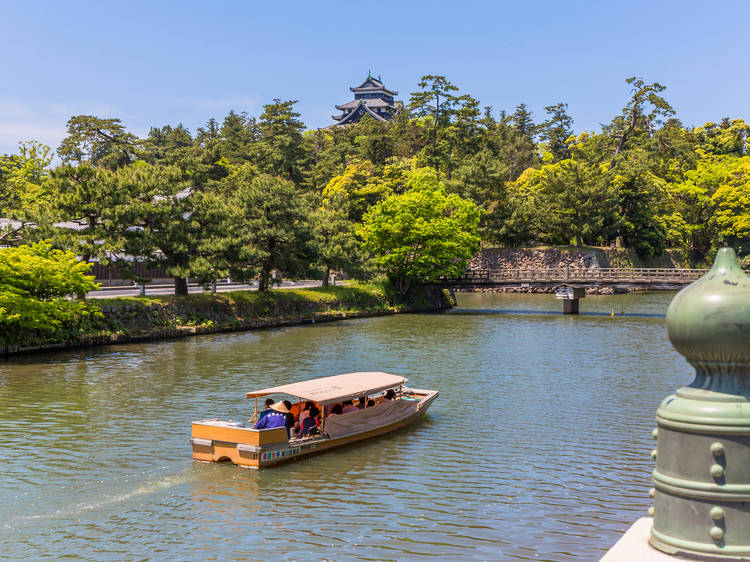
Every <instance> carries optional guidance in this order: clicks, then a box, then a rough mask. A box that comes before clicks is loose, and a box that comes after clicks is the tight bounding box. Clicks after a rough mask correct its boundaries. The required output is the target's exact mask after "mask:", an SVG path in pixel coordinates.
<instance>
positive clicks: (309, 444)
mask: <svg viewBox="0 0 750 562" xmlns="http://www.w3.org/2000/svg"><path fill="white" fill-rule="evenodd" d="M409 392H411V393H413V394H414V395H417V396H419V402H418V403H417V406H416V408H415V409H414V411H413V412H409V413H408V414H406V415H404V416H403V417H401V418H400V419H397V420H395V421H393V422H391V423H388V424H385V425H382V426H380V427H376V428H368V429H366V430H364V431H359V432H355V433H351V434H349V435H343V436H341V437H335V438H331V437H324V436H320V437H313V438H308V439H287V437H286V429H284V428H276V429H267V430H257V429H251V428H245V427H240V426H239V424H234V425H232V424H231V423H230V422H221V421H219V420H204V421H197V422H193V424H192V437H191V439H190V441H191V443H192V446H193V459H195V460H198V461H204V462H226V461H229V462H232V463H234V464H236V465H238V466H245V467H249V468H268V467H271V466H276V465H278V464H281V463H284V462H289V461H292V460H298V459H301V458H305V457H308V456H311V455H316V454H319V453H324V452H326V451H330V450H332V449H335V448H336V447H341V446H344V445H349V444H352V443H356V442H358V441H364V440H366V439H371V438H373V437H378V436H380V435H385V434H386V433H390V432H392V431H396V430H398V429H401V428H402V427H405V426H407V425H409V424H410V423H412V422H414V421H415V420H416V419H417V418H418V417H420V416H421V415H422V414H424V413H425V412H426V411H427V408H429V407H430V405H431V404H432V402H433V401H434V400H435V398H437V396H438V394H439V392H438V391H435V390H420V389H409Z"/></svg>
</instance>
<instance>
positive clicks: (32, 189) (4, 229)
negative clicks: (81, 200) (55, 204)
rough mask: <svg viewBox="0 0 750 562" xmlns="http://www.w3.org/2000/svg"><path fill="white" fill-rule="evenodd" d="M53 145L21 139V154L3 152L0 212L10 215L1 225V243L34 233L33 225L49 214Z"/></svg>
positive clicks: (0, 164) (0, 177)
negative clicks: (50, 168) (47, 184)
mask: <svg viewBox="0 0 750 562" xmlns="http://www.w3.org/2000/svg"><path fill="white" fill-rule="evenodd" d="M52 157H53V154H52V150H51V149H50V147H48V146H46V145H44V144H41V143H38V142H33V141H32V142H28V143H19V145H18V154H14V155H11V156H0V214H1V216H2V217H3V218H5V219H10V221H11V222H9V223H8V224H6V225H2V226H0V244H4V245H6V244H17V243H20V242H22V241H24V240H25V239H27V238H28V237H29V234H33V233H32V232H31V230H30V229H29V227H32V226H36V224H37V223H39V222H42V221H44V220H45V218H44V217H45V215H47V214H49V192H48V190H47V188H46V186H45V182H46V181H47V179H48V178H49V165H50V163H51V162H52Z"/></svg>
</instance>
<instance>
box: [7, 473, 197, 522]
mask: <svg viewBox="0 0 750 562" xmlns="http://www.w3.org/2000/svg"><path fill="white" fill-rule="evenodd" d="M189 481H190V470H188V469H186V470H183V471H182V472H180V473H178V474H173V475H170V476H166V477H163V478H153V479H151V480H147V481H146V482H144V483H142V484H141V485H140V486H138V487H137V488H135V489H133V490H130V491H128V492H124V493H121V494H116V495H112V496H104V495H102V494H101V492H96V495H97V496H99V499H98V500H97V501H93V502H81V503H78V504H72V505H69V506H66V507H65V508H61V509H56V510H54V511H51V512H49V513H42V514H35V515H26V516H20V517H17V518H14V520H13V522H12V523H6V524H2V525H0V529H6V530H9V529H13V528H14V527H18V526H19V525H22V524H23V523H27V522H35V521H52V520H55V519H67V518H70V517H76V516H78V515H81V514H83V513H86V512H89V511H95V510H97V509H101V508H104V507H108V506H111V505H116V504H120V503H125V502H127V501H130V500H132V499H134V498H138V497H141V496H149V495H152V494H156V493H159V492H162V491H164V490H168V489H170V488H174V487H175V486H179V485H180V484H187V483H188V482H189Z"/></svg>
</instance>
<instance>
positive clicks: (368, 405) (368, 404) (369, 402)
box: [367, 398, 375, 408]
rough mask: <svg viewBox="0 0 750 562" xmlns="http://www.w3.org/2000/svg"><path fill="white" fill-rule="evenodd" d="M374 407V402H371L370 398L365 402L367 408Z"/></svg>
mask: <svg viewBox="0 0 750 562" xmlns="http://www.w3.org/2000/svg"><path fill="white" fill-rule="evenodd" d="M374 405H375V400H373V399H372V398H370V399H369V400H368V401H367V407H368V408H372V407H373V406H374Z"/></svg>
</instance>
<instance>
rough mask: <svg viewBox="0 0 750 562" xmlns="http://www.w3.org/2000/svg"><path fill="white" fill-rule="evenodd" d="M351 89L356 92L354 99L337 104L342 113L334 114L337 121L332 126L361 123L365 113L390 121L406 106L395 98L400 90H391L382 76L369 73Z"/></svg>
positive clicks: (377, 119) (379, 119)
mask: <svg viewBox="0 0 750 562" xmlns="http://www.w3.org/2000/svg"><path fill="white" fill-rule="evenodd" d="M349 89H350V90H351V91H352V92H354V99H353V100H352V101H350V102H347V103H344V104H341V105H337V106H336V109H340V110H341V114H339V115H333V116H332V117H333V119H334V120H336V121H337V123H335V124H333V125H331V127H337V126H339V125H351V124H352V123H359V120H360V119H362V117H364V116H365V115H370V116H371V117H372V118H373V119H375V120H376V121H390V120H391V119H393V116H394V115H395V114H396V113H398V112H399V111H401V109H402V108H403V106H404V104H403V103H401V102H400V101H398V100H394V99H393V96H397V95H398V92H396V91H394V90H389V89H388V88H386V87H385V86H384V85H383V82H381V80H380V77H378V78H375V77H373V76H371V75H370V74H369V73H368V74H367V79H366V80H365V81H364V82H362V84H360V85H359V86H357V87H356V88H349Z"/></svg>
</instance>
